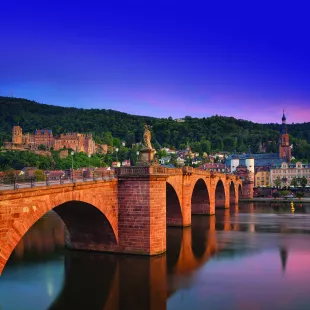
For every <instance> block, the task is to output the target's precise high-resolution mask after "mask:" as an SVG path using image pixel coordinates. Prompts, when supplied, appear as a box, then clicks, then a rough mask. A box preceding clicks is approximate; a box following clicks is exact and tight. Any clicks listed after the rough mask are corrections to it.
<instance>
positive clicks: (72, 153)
mask: <svg viewBox="0 0 310 310" xmlns="http://www.w3.org/2000/svg"><path fill="white" fill-rule="evenodd" d="M73 155H74V152H71V158H72V170H73Z"/></svg>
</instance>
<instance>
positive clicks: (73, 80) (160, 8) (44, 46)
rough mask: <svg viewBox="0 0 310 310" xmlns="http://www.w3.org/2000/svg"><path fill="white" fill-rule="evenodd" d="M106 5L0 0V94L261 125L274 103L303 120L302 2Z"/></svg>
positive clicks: (306, 93)
mask: <svg viewBox="0 0 310 310" xmlns="http://www.w3.org/2000/svg"><path fill="white" fill-rule="evenodd" d="M113 3H114V2H113V1H109V3H108V2H105V1H87V2H84V4H78V3H77V2H70V1H62V2H60V1H53V2H49V3H45V2H43V1H40V2H39V1H4V2H3V3H1V7H0V10H1V19H0V39H1V48H0V69H1V70H0V72H1V74H0V95H3V96H11V95H13V96H15V97H23V98H27V99H31V100H35V101H38V102H42V103H47V104H54V105H60V106H75V107H81V108H106V109H114V110H119V111H124V112H128V113H132V114H140V115H149V116H159V117H168V116H172V117H174V118H177V117H184V116H186V115H190V116H196V117H208V116H211V115H215V114H218V115H226V116H234V117H236V118H243V119H249V120H253V121H257V122H264V123H266V122H280V121H281V116H282V109H285V111H286V114H287V120H288V122H289V123H291V122H295V123H296V122H306V121H310V57H309V55H310V41H309V39H308V37H309V28H310V26H309V22H308V11H309V10H308V9H309V8H308V7H305V6H302V5H297V4H295V3H294V4H290V6H285V5H284V4H283V2H278V3H274V2H273V3H274V4H272V3H270V1H269V2H265V3H264V1H263V2H261V1H260V2H255V3H252V4H249V2H244V3H241V2H227V3H225V2H220V3H219V4H218V5H217V4H215V3H213V4H212V5H210V4H206V3H207V2H206V1H194V2H190V3H185V2H184V4H182V3H181V2H179V1H161V0H158V1H149V2H145V1H134V0H132V1H118V2H117V4H115V5H114V4H113ZM115 3H116V2H115ZM228 3H231V4H230V5H228Z"/></svg>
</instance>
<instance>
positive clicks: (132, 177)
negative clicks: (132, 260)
mask: <svg viewBox="0 0 310 310" xmlns="http://www.w3.org/2000/svg"><path fill="white" fill-rule="evenodd" d="M165 171H166V170H165V168H162V167H157V166H149V167H128V168H127V167H126V168H120V169H119V170H118V203H119V204H118V206H119V210H118V234H119V235H118V236H119V250H120V252H123V253H131V254H144V255H157V254H161V253H163V252H165V251H166V179H167V176H166V175H165Z"/></svg>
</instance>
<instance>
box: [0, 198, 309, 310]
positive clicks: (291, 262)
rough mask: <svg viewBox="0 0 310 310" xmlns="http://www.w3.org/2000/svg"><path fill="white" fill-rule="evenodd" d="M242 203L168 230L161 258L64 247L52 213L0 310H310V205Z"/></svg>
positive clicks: (15, 258)
mask: <svg viewBox="0 0 310 310" xmlns="http://www.w3.org/2000/svg"><path fill="white" fill-rule="evenodd" d="M295 207H296V210H295V213H294V214H293V213H292V212H291V210H290V207H289V205H286V206H285V205H284V206H283V205H274V204H269V203H268V204H264V203H243V204H239V207H238V208H233V209H232V211H231V212H229V211H227V210H219V211H217V214H216V216H211V217H208V216H193V218H192V227H190V228H186V229H179V228H169V229H168V231H167V253H166V254H165V255H162V256H159V257H152V258H147V257H140V256H127V255H113V254H94V253H87V252H76V251H68V250H66V249H65V248H64V246H63V244H64V226H63V223H62V221H61V220H60V219H59V218H58V216H57V215H56V214H55V213H53V212H51V213H48V214H47V215H46V216H45V217H44V218H42V219H41V220H40V221H38V222H37V223H36V224H35V225H34V226H33V227H32V228H31V230H29V232H28V233H27V234H26V235H25V236H24V238H23V239H22V240H21V242H20V243H19V244H18V246H17V247H16V249H15V251H14V253H13V254H12V256H11V258H10V260H9V262H8V264H7V266H6V267H5V269H4V271H3V274H2V276H1V277H0V309H1V310H28V309H29V310H30V309H31V310H37V309H40V310H42V309H54V310H56V309H75V310H78V309H83V310H92V309H96V310H97V309H98V310H99V309H100V310H103V309H104V310H108V309H109V310H127V309H130V310H134V309H135V310H151V309H152V310H162V309H169V310H173V309H178V310H181V309H191V310H202V309H221V310H224V309H229V310H232V309H242V310H249V309H251V310H256V309H264V310H266V309H294V310H299V309H305V310H306V309H307V310H309V309H310V205H307V204H304V205H303V206H301V205H299V204H297V205H296V206H295Z"/></svg>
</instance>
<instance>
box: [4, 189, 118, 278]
mask: <svg viewBox="0 0 310 310" xmlns="http://www.w3.org/2000/svg"><path fill="white" fill-rule="evenodd" d="M72 196H73V195H72V192H71V193H70V192H67V193H61V194H60V193H59V194H57V195H55V196H41V197H38V198H37V199H36V198H32V199H28V198H26V199H24V200H22V201H19V204H21V205H18V206H17V205H15V204H14V201H9V203H10V204H8V205H7V206H6V207H7V208H9V209H10V210H12V211H11V212H13V210H14V212H15V213H13V214H12V218H13V219H12V220H11V223H10V226H9V227H8V229H7V230H6V232H4V233H2V234H0V274H1V272H2V269H3V268H4V266H5V264H6V262H7V260H8V259H9V257H10V255H11V253H12V252H13V250H14V249H15V247H16V246H17V244H18V243H19V241H20V240H21V239H22V237H23V236H24V235H25V234H26V232H27V231H28V230H29V229H30V228H31V227H32V226H33V224H34V223H35V222H37V221H38V220H39V219H40V218H41V217H42V216H43V215H44V214H46V213H47V212H49V211H51V210H53V211H55V212H56V213H57V214H58V215H59V217H60V218H61V219H62V220H63V222H64V224H65V226H66V227H65V231H66V233H65V239H66V240H65V241H66V244H67V246H68V247H69V248H73V249H79V250H95V251H114V250H115V249H117V247H118V234H117V222H118V220H117V216H115V213H114V210H113V208H111V205H110V203H108V202H107V203H105V204H104V203H103V204H102V202H104V198H103V199H102V200H103V201H101V199H97V200H96V197H95V195H94V194H90V195H85V197H84V198H85V199H83V200H82V199H81V200H75V199H74V198H75V197H72ZM81 198H83V197H81ZM96 202H97V203H96Z"/></svg>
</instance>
